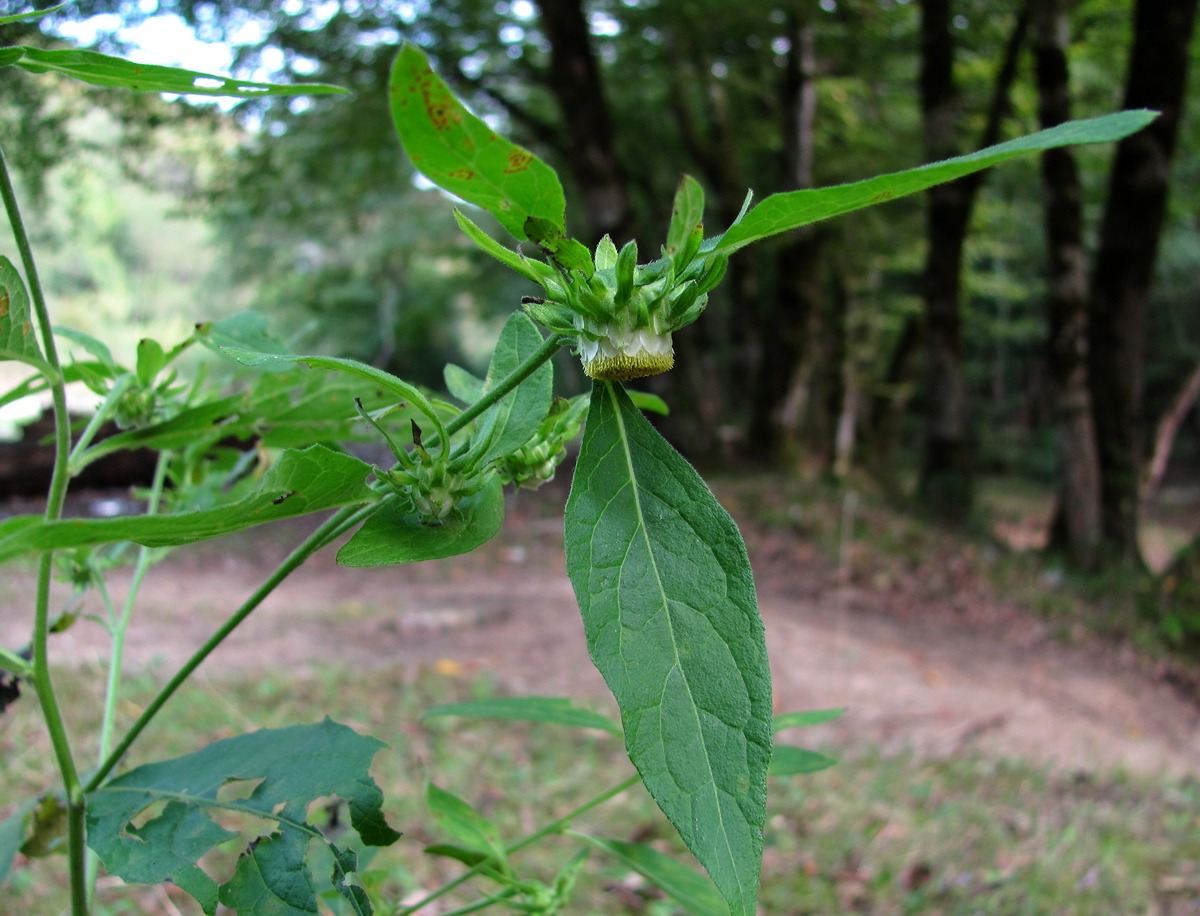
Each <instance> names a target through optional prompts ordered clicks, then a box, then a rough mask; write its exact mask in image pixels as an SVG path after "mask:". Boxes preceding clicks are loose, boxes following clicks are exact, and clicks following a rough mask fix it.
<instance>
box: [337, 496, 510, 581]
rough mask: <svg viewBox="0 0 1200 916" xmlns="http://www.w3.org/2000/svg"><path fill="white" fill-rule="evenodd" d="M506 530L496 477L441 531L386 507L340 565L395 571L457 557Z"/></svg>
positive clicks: (342, 554) (344, 552) (345, 550)
mask: <svg viewBox="0 0 1200 916" xmlns="http://www.w3.org/2000/svg"><path fill="white" fill-rule="evenodd" d="M503 524H504V488H503V487H502V486H501V484H500V481H499V479H498V478H496V477H494V476H493V477H492V478H491V479H490V480H489V481H488V482H487V484H486V485H485V486H484V488H483V489H482V490H480V491H479V492H478V493H476V494H475V495H473V496H468V497H465V498H464V499H462V500H461V501H460V502H459V503H458V505H457V506H455V508H454V511H453V512H451V513H450V515H449V517H447V518H446V519H445V521H443V522H442V524H440V525H431V524H427V523H426V522H424V521H422V519H421V518H420V516H418V515H417V514H416V513H415V512H413V513H408V512H403V511H401V510H400V509H399V508H397V506H396V504H395V503H394V502H388V503H385V504H384V505H383V506H382V507H381V508H380V509H379V511H378V512H376V513H375V514H374V515H372V516H371V517H370V518H369V519H367V520H366V522H364V523H363V526H362V527H361V528H360V529H359V530H358V531H357V532H356V533H355V535H354V536H353V537H352V538H350V540H349V541H347V542H346V543H345V545H343V547H342V549H341V550H339V551H338V552H337V561H338V563H339V564H341V565H342V566H390V565H392V564H394V563H416V562H419V561H421V560H440V559H442V558H444V557H454V556H458V555H459V554H463V553H470V552H471V551H472V550H474V549H475V548H476V547H479V546H480V545H481V544H485V543H487V542H488V541H490V540H491V539H492V538H493V537H495V536H496V533H497V532H498V531H499V530H500V527H501V526H502V525H503Z"/></svg>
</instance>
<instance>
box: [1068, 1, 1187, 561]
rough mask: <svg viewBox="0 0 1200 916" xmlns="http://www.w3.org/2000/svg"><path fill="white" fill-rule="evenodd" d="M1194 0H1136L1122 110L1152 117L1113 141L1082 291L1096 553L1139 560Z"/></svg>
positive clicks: (1126, 559) (1128, 559)
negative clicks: (1164, 236)
mask: <svg viewBox="0 0 1200 916" xmlns="http://www.w3.org/2000/svg"><path fill="white" fill-rule="evenodd" d="M1196 4H1197V0H1136V3H1135V6H1134V13H1133V15H1134V19H1133V49H1132V51H1131V53H1130V59H1129V72H1128V76H1127V79H1126V84H1125V107H1126V108H1152V109H1155V110H1157V111H1160V112H1161V113H1162V114H1161V116H1160V117H1159V118H1158V120H1156V121H1155V122H1154V123H1153V124H1151V125H1150V126H1149V127H1147V128H1146V129H1145V130H1143V131H1141V132H1139V133H1137V134H1135V135H1133V136H1132V137H1127V138H1126V139H1124V140H1122V141H1121V142H1120V143H1119V144H1118V145H1117V153H1116V157H1115V159H1114V161H1113V165H1112V172H1111V174H1110V176H1109V186H1108V200H1107V203H1106V206H1105V210H1104V219H1103V223H1102V224H1101V229H1100V245H1099V249H1098V251H1097V255H1096V263H1095V267H1094V270H1093V273H1092V278H1091V288H1090V296H1089V311H1090V318H1091V320H1090V325H1089V327H1090V335H1089V336H1090V341H1089V343H1090V347H1089V367H1088V368H1089V372H1090V376H1089V381H1090V385H1091V389H1092V408H1093V413H1094V416H1095V423H1096V432H1097V435H1098V441H1099V450H1100V481H1101V487H1100V494H1101V536H1102V549H1103V552H1104V553H1105V554H1107V555H1109V556H1111V557H1113V558H1116V559H1119V560H1122V561H1125V562H1133V563H1139V562H1140V557H1139V553H1138V544H1137V526H1138V499H1139V483H1140V469H1141V465H1142V451H1143V449H1142V428H1141V427H1142V394H1143V362H1144V352H1143V351H1144V346H1145V339H1146V318H1147V309H1148V304H1149V289H1150V281H1151V277H1152V272H1153V267H1154V260H1155V255H1156V254H1157V251H1158V242H1159V237H1160V235H1161V233H1162V226H1163V220H1164V218H1165V215H1166V205H1167V188H1168V179H1169V176H1170V161H1171V155H1172V153H1173V152H1174V149H1175V142H1176V136H1177V133H1178V126H1179V117H1180V114H1181V111H1182V108H1183V98H1184V92H1185V89H1186V85H1187V65H1188V44H1189V42H1190V40H1191V35H1192V28H1193V25H1194V23H1195V18H1196Z"/></svg>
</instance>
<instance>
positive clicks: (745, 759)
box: [566, 383, 771, 913]
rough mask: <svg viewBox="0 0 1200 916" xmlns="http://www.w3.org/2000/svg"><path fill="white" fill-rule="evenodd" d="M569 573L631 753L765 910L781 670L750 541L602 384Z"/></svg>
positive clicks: (687, 838) (675, 815)
mask: <svg viewBox="0 0 1200 916" xmlns="http://www.w3.org/2000/svg"><path fill="white" fill-rule="evenodd" d="M566 519H567V521H566V526H567V540H566V549H567V573H568V575H570V577H571V582H572V584H573V585H574V587H575V596H576V599H577V600H578V602H579V607H580V611H581V612H582V614H583V620H584V629H585V632H586V634H587V640H588V651H589V653H590V654H591V656H592V661H593V662H594V663H595V665H596V667H597V668H598V669H599V670H600V673H601V674H602V675H604V679H605V681H606V682H607V683H608V685H609V689H611V690H612V692H613V695H614V696H615V697H616V699H617V703H618V704H619V705H620V707H621V722H622V726H623V728H624V730H625V742H626V748H627V750H628V751H629V757H630V759H631V760H632V761H633V763H634V765H635V766H636V767H637V768H638V771H639V772H640V773H641V775H642V780H643V781H644V782H645V784H646V788H647V789H648V790H649V791H650V794H651V795H652V796H654V799H655V801H656V802H657V803H658V805H659V806H660V807H661V808H662V809H663V812H664V813H665V814H666V815H667V817H668V818H669V819H670V820H671V822H672V823H673V824H674V825H675V827H676V829H677V830H679V832H680V835H681V836H682V837H683V839H684V842H685V843H687V844H688V848H690V849H691V850H692V852H693V853H694V854H695V856H696V858H697V859H699V860H700V862H701V864H702V865H704V867H705V868H706V869H708V872H709V874H710V875H712V878H713V881H714V882H715V883H716V885H717V887H718V888H719V889H720V890H721V893H722V894H723V895H724V897H725V899H726V900H727V901H728V903H729V905H730V908H731V909H732V911H733V912H735V913H753V912H754V906H755V904H754V901H755V899H756V897H757V890H758V871H759V867H760V864H761V857H762V825H763V818H764V817H765V811H766V780H767V766H768V764H769V761H770V756H771V728H770V711H771V675H770V670H769V668H768V666H767V653H766V640H765V636H764V632H763V626H762V621H761V619H760V618H759V616H758V605H757V600H756V598H755V594H754V582H753V580H752V578H751V577H750V567H749V561H748V560H747V559H746V553H745V546H744V545H743V544H742V539H741V536H740V535H739V534H738V531H737V528H736V527H735V526H734V524H733V521H732V520H731V519H730V518H729V516H728V515H727V514H726V513H725V511H724V510H723V509H721V507H720V506H719V505H718V504H717V502H716V500H715V499H714V498H713V496H712V494H711V493H710V492H709V490H708V488H707V487H706V486H705V485H704V482H703V481H702V480H701V479H700V477H699V475H697V474H696V472H695V471H694V470H693V469H692V468H691V466H690V465H689V464H688V463H687V462H686V461H684V460H683V458H682V457H680V456H679V454H678V453H677V452H675V451H674V449H672V448H671V447H670V446H669V445H668V444H667V443H666V442H665V441H664V440H663V439H662V438H661V436H659V434H658V433H657V432H656V431H655V430H654V428H653V427H652V426H651V425H650V424H649V423H648V422H647V421H646V420H645V419H644V418H643V417H642V415H641V414H640V413H638V411H637V410H636V409H635V408H634V407H633V405H632V404H631V403H630V401H629V398H628V397H627V396H626V395H625V394H624V392H623V391H622V390H621V389H620V388H618V387H616V386H615V385H612V384H611V383H608V384H601V383H597V385H596V387H595V389H594V390H593V393H592V404H591V408H590V409H589V411H588V421H587V426H586V428H585V430H584V435H583V444H582V446H581V449H580V457H579V462H578V464H577V465H576V469H575V483H574V485H573V486H572V488H571V497H570V499H569V500H568V502H567V510H566Z"/></svg>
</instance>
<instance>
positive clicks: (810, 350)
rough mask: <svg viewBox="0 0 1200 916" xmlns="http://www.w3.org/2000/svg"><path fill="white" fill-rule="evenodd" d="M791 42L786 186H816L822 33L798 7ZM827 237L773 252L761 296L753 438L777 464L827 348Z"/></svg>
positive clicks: (811, 235)
mask: <svg viewBox="0 0 1200 916" xmlns="http://www.w3.org/2000/svg"><path fill="white" fill-rule="evenodd" d="M788 40H789V48H788V53H787V56H786V58H785V62H784V69H783V78H782V81H781V84H780V111H781V112H782V114H783V137H784V148H783V157H782V162H781V170H780V171H781V173H782V182H781V184H782V186H783V187H784V188H786V189H788V190H794V189H797V188H808V187H812V183H813V122H814V120H815V117H816V109H817V83H816V34H815V29H814V27H813V25H812V23H811V22H810V21H808V20H807V19H806V18H802V17H801V16H800V15H799V14H797V13H796V12H793V13H792V14H791V16H790V18H789V20H788ZM821 245H822V235H821V234H820V232H819V231H818V230H816V229H815V228H813V227H806V228H805V229H802V230H799V231H797V232H795V233H793V236H792V238H791V240H790V241H789V242H788V243H787V244H786V245H784V246H783V247H781V248H780V249H779V251H778V252H777V254H776V256H775V275H776V278H777V279H776V283H777V286H776V290H775V294H774V296H771V297H765V296H764V297H762V302H761V308H760V310H759V320H758V322H757V325H758V334H757V337H758V349H759V353H760V360H759V364H758V366H757V369H756V372H755V374H754V377H753V382H752V386H753V399H752V405H751V414H750V427H749V440H750V445H751V447H752V449H754V450H755V451H756V452H758V453H759V454H760V455H761V456H762V457H763V458H765V459H766V460H768V461H771V462H781V461H786V460H787V459H788V458H789V457H790V455H791V454H792V453H793V452H794V450H795V447H796V441H797V438H798V435H799V426H800V423H801V421H802V413H803V411H802V410H800V409H797V408H796V407H795V405H796V404H797V402H799V401H803V400H805V399H804V398H803V397H802V392H804V391H806V390H811V388H812V383H813V376H814V371H815V365H814V363H815V361H816V360H815V357H818V356H819V355H820V350H821V349H822V348H821V346H820V343H819V341H821V340H822V339H823V338H825V337H827V336H828V335H827V334H826V333H824V329H823V325H824V321H823V318H824V316H823V315H822V310H821V308H820V297H821V289H820V285H821Z"/></svg>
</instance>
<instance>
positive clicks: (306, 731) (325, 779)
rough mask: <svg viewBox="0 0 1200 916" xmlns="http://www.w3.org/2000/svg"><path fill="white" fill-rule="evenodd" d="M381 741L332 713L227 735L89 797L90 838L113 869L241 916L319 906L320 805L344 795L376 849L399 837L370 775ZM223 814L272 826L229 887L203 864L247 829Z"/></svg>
mask: <svg viewBox="0 0 1200 916" xmlns="http://www.w3.org/2000/svg"><path fill="white" fill-rule="evenodd" d="M383 747H384V745H383V743H382V742H380V741H376V740H375V739H374V738H365V737H363V736H361V735H358V734H356V733H355V732H353V731H352V730H351V729H349V728H346V727H345V726H344V725H338V724H336V723H334V722H331V721H330V720H329V719H326V720H325V721H324V722H322V723H320V724H317V725H298V726H293V727H291V728H284V729H274V730H269V729H265V730H262V731H257V732H253V733H251V734H248V735H241V736H238V737H236V738H228V739H226V740H224V741H218V742H216V743H214V744H210V745H208V747H206V748H204V749H203V750H201V751H197V752H196V753H194V754H189V755H187V756H184V757H178V758H175V759H174V760H164V761H160V762H158V763H151V764H145V765H144V766H140V767H138V768H136V769H134V770H131V771H130V772H128V773H125V774H123V775H122V776H119V777H117V778H116V779H113V780H111V781H109V782H108V783H107V784H106V785H105V786H104V787H103V788H101V789H99V790H97V791H95V792H92V793H90V795H89V797H88V803H87V817H88V842H89V844H90V845H91V847H92V848H93V849H94V850H95V851H96V853H97V854H98V855H99V856H100V858H101V859H102V860H103V861H104V864H105V867H106V868H108V870H109V871H111V872H112V873H113V874H115V875H118V876H120V877H122V878H124V879H125V880H127V881H136V882H140V883H144V884H157V883H159V882H162V881H167V880H170V881H173V882H174V883H176V884H178V885H179V886H180V887H182V888H183V889H184V890H186V891H187V892H188V893H189V894H191V895H192V896H193V897H195V898H196V900H197V901H198V902H199V903H200V905H201V907H202V908H203V909H204V912H205V913H215V912H216V907H217V903H218V901H220V902H222V903H224V904H225V905H226V906H230V907H233V908H234V909H236V910H237V911H239V912H254V913H272V914H274V913H288V914H290V913H315V912H317V901H316V897H315V891H314V888H313V885H312V882H311V876H310V875H309V873H308V869H307V867H306V865H305V862H304V858H305V854H306V852H307V847H308V845H309V843H310V842H311V841H313V840H314V839H317V840H322V841H323V837H322V835H321V832H320V830H319V829H318V828H317V827H316V826H314V825H312V824H310V823H309V821H308V813H307V808H308V805H309V803H310V802H313V801H316V800H317V799H320V798H325V797H328V796H336V797H338V798H341V799H344V800H345V801H346V802H347V803H348V804H349V808H350V820H351V823H352V824H353V826H354V829H355V830H356V831H357V832H358V835H359V837H360V838H361V839H362V842H363V843H366V844H367V845H369V846H388V845H390V844H392V843H394V842H395V841H396V840H397V839H399V837H400V834H398V833H397V832H396V831H394V830H393V829H392V828H391V827H389V826H388V825H387V822H386V821H385V820H384V816H383V811H382V808H381V805H382V802H383V795H382V793H381V792H380V791H379V787H378V786H377V785H376V784H375V781H374V780H373V779H372V778H371V776H370V774H369V772H368V770H369V768H370V764H371V759H372V758H373V757H374V756H375V754H376V753H378V752H379V750H380V749H382V748H383ZM242 781H251V782H256V783H257V785H255V787H254V790H253V791H252V792H251V793H250V795H249V796H248V797H245V798H233V799H230V798H224V797H222V789H223V787H225V786H227V785H228V784H231V783H235V782H242ZM163 802H165V804H166V807H164V808H163V809H162V811H161V812H160V813H158V814H156V815H152V816H151V818H150V819H149V820H146V821H144V822H143V823H140V825H138V826H135V819H138V815H139V814H141V813H142V812H144V811H146V810H147V809H151V808H152V806H155V805H157V804H158V803H163ZM217 812H235V813H238V814H245V815H252V816H253V817H254V818H261V819H263V820H266V821H268V822H269V823H270V824H271V827H270V830H269V831H268V832H267V833H266V834H265V835H264V836H263V838H262V839H259V840H257V841H256V842H253V843H251V844H250V845H249V846H248V847H247V848H246V851H245V852H243V853H242V855H241V857H240V858H239V860H238V865H237V869H236V871H235V872H234V875H233V877H231V878H230V879H228V880H227V881H225V882H223V883H222V884H220V885H219V886H218V885H217V883H216V882H214V881H213V880H212V879H211V878H209V877H208V875H207V874H205V873H204V872H203V871H202V870H201V869H200V868H199V867H198V865H197V861H198V860H199V859H200V857H201V856H203V855H204V854H205V853H207V852H208V851H209V850H211V849H212V848H213V847H214V846H216V845H217V844H219V843H222V842H224V841H226V840H228V839H232V838H233V837H236V836H237V834H236V833H232V832H230V831H228V830H226V829H225V828H224V827H221V826H220V825H219V824H218V823H217V822H215V821H214V820H212V817H211V815H212V814H214V813H217ZM341 861H342V859H341V858H340V857H339V862H341ZM363 912H367V913H369V912H371V910H370V908H367V909H365V910H363Z"/></svg>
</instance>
